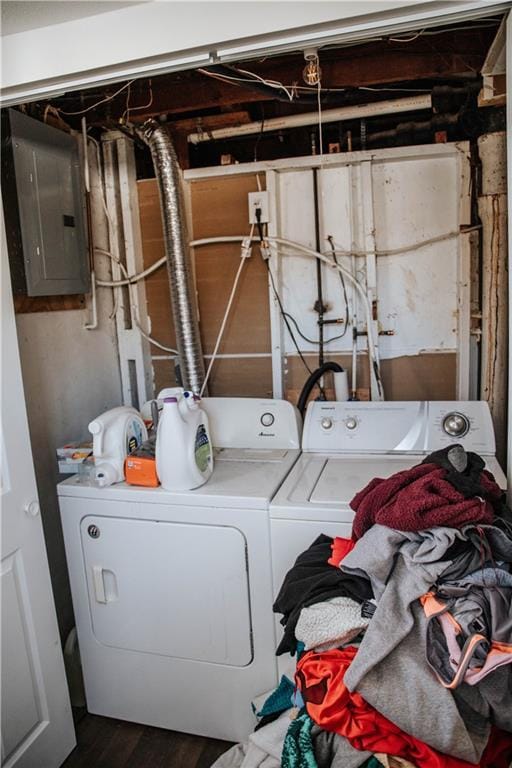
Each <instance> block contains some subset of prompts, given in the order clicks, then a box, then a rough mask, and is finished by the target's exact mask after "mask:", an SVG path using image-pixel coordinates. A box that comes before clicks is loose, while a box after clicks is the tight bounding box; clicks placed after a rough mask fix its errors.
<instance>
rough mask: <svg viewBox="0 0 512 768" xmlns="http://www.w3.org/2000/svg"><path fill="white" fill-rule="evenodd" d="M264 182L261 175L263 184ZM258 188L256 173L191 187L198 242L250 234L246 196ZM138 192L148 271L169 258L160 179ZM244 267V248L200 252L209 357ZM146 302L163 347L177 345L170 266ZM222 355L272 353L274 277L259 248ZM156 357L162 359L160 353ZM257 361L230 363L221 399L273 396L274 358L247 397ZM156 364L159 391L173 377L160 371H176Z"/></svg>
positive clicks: (219, 384) (223, 373)
mask: <svg viewBox="0 0 512 768" xmlns="http://www.w3.org/2000/svg"><path fill="white" fill-rule="evenodd" d="M264 181H265V179H264V177H262V179H261V182H262V184H264ZM257 189H258V186H257V180H256V177H255V176H254V175H248V176H240V177H227V178H223V179H205V180H201V181H196V182H193V183H191V185H190V203H191V218H192V232H191V237H193V238H194V239H199V238H203V237H214V236H219V235H241V234H246V233H247V234H249V224H248V203H247V195H248V193H249V192H254V191H256V190H257ZM138 191H139V210H140V224H141V233H142V247H143V255H144V267H148V266H150V265H151V264H154V263H155V262H156V261H157V260H158V259H160V258H162V256H164V255H165V250H164V243H163V235H162V221H161V214H160V201H159V197H158V187H157V183H156V180H155V179H148V180H144V181H140V182H138ZM239 264H240V246H239V245H237V244H229V243H228V244H219V245H208V246H203V247H201V248H197V249H196V251H195V274H196V286H197V297H198V306H199V316H200V331H201V340H202V343H203V351H204V353H205V354H211V353H212V352H213V349H214V346H215V341H216V338H217V334H218V331H219V328H220V325H221V322H222V318H223V316H224V312H225V309H226V305H227V302H228V299H229V295H230V292H231V288H232V285H233V281H234V278H235V275H236V272H237V270H238V267H239ZM146 296H147V307H148V313H149V316H150V319H151V333H152V335H153V336H154V338H156V339H158V341H160V342H161V343H162V344H165V345H166V346H169V347H175V346H176V337H175V333H174V328H173V322H172V313H171V304H170V297H169V285H168V278H167V270H166V268H165V266H164V267H162V268H161V269H159V270H158V271H157V272H155V273H153V274H152V275H150V277H149V278H148V279H147V280H146ZM219 353H220V354H235V355H236V354H238V353H242V354H251V353H252V354H254V353H270V319H269V306H268V287H267V272H266V269H265V265H264V263H263V261H262V260H261V258H260V255H259V251H258V249H257V248H255V249H254V255H253V256H252V257H251V258H250V259H248V260H247V262H246V263H245V264H244V267H243V270H242V274H241V276H240V281H239V284H238V289H237V292H236V295H235V300H234V303H233V305H232V308H231V313H230V316H229V319H228V323H227V325H226V329H225V331H224V336H223V340H222V344H221V347H220V349H219ZM153 354H154V355H155V354H157V351H156V350H155V349H153ZM255 359H256V358H255ZM255 359H252V358H242V359H241V360H240V361H239V362H238V363H237V365H235V364H234V363H236V362H237V361H233V360H229V361H227V360H225V361H223V362H222V365H219V369H218V372H217V371H216V372H215V373H214V374H213V378H212V386H213V387H215V388H216V389H217V390H218V391H217V392H216V394H226V395H227V394H237V392H238V390H239V389H240V388H241V389H240V391H241V392H242V390H243V393H244V394H258V395H261V393H262V391H263V390H265V391H267V390H268V391H270V390H271V385H270V384H268V386H267V382H266V376H267V373H266V372H267V371H270V358H269V359H268V362H266V363H265V366H264V368H263V369H261V370H260V369H258V371H259V373H258V375H260V374H261V373H262V372H263V371H264V377H263V378H264V380H262V381H261V382H260V383H258V385H257V387H256V389H255V390H254V392H251V391H245V390H246V389H247V387H248V386H249V381H250V376H248V374H246V373H245V371H253V370H256V369H255V363H254V360H255ZM228 362H229V365H228ZM206 364H208V361H206ZM246 364H247V365H246ZM154 366H155V381H156V387H157V389H158V386H159V381H160V379H165V386H167V385H168V384H169V381H168V373H166V374H165V376H163V375H161V373H160V371H162V369H163V368H165V369H166V370H167V371H168V370H169V366H168V364H167V361H161V360H157V361H154ZM256 367H257V366H256ZM216 368H217V366H216ZM228 371H229V374H228ZM215 376H216V377H217V380H216V381H215ZM269 376H270V373H269ZM269 382H270V378H269ZM162 386H164V384H162Z"/></svg>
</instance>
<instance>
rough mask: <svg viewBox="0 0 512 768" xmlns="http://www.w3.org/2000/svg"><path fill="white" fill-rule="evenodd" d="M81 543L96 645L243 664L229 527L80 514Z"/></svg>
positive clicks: (240, 559)
mask: <svg viewBox="0 0 512 768" xmlns="http://www.w3.org/2000/svg"><path fill="white" fill-rule="evenodd" d="M81 538H82V548H83V553H84V560H85V569H86V573H87V585H88V593H89V604H90V611H91V618H92V626H93V632H94V635H95V637H96V639H97V640H98V642H100V643H103V644H105V645H109V646H112V647H114V648H124V649H126V650H132V651H142V652H144V653H155V654H162V655H165V656H172V657H175V658H182V659H192V660H195V661H207V662H213V663H217V664H229V665H233V666H239V667H243V666H246V665H247V664H250V662H251V661H252V643H251V618H250V611H249V588H248V576H247V567H246V542H245V537H244V536H243V534H242V533H241V532H240V531H239V530H238V529H237V528H232V527H229V526H213V525H194V524H191V525H188V524H182V523H169V522H156V521H153V520H136V519H135V520H134V519H126V518H109V517H100V516H90V517H89V516H88V517H85V518H83V520H82V522H81Z"/></svg>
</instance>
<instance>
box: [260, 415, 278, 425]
mask: <svg viewBox="0 0 512 768" xmlns="http://www.w3.org/2000/svg"><path fill="white" fill-rule="evenodd" d="M260 421H261V423H262V424H263V426H264V427H271V426H272V424H273V423H274V421H275V418H274V414H273V413H264V414H263V416H262V417H261V419H260Z"/></svg>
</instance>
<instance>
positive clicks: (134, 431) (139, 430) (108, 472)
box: [89, 405, 148, 486]
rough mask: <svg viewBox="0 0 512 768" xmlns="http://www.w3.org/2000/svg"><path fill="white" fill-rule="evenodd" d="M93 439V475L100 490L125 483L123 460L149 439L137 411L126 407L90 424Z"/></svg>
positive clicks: (104, 415)
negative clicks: (114, 484) (100, 487)
mask: <svg viewBox="0 0 512 768" xmlns="http://www.w3.org/2000/svg"><path fill="white" fill-rule="evenodd" d="M89 432H90V433H91V434H92V435H93V443H92V452H93V455H94V474H95V479H96V483H97V484H98V485H100V486H105V485H112V484H113V483H121V482H122V481H123V480H124V460H125V458H126V456H127V455H128V454H129V453H130V452H131V451H132V450H134V449H135V448H139V446H141V445H142V443H143V442H144V441H145V440H147V439H148V432H147V429H146V425H145V424H144V421H143V420H142V418H141V416H140V414H139V412H138V411H136V410H135V408H131V407H130V406H128V405H121V406H119V408H112V409H111V410H110V411H105V413H102V414H101V416H98V417H97V418H96V419H94V421H91V423H90V424H89Z"/></svg>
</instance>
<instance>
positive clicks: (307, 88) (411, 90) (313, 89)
mask: <svg viewBox="0 0 512 768" xmlns="http://www.w3.org/2000/svg"><path fill="white" fill-rule="evenodd" d="M197 72H200V73H201V74H202V75H206V76H207V77H211V78H213V79H214V80H220V81H221V82H225V83H230V82H235V83H254V82H255V81H254V79H249V78H248V77H233V76H231V75H225V74H220V73H218V72H209V71H208V70H207V69H198V70H197ZM263 82H265V83H266V84H267V85H268V84H269V82H268V81H263ZM282 87H283V89H284V88H286V89H290V90H292V91H305V92H307V93H316V91H317V86H309V85H296V84H293V85H286V86H285V85H283V86H282ZM348 90H350V91H351V92H353V91H394V92H396V93H430V92H431V91H432V89H431V88H400V87H397V88H393V87H391V86H383V87H382V88H380V87H375V88H370V87H369V86H362V85H358V86H356V87H352V86H351V87H350V88H336V87H333V88H330V87H326V88H321V92H322V93H326V94H329V93H345V92H346V91H348Z"/></svg>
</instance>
